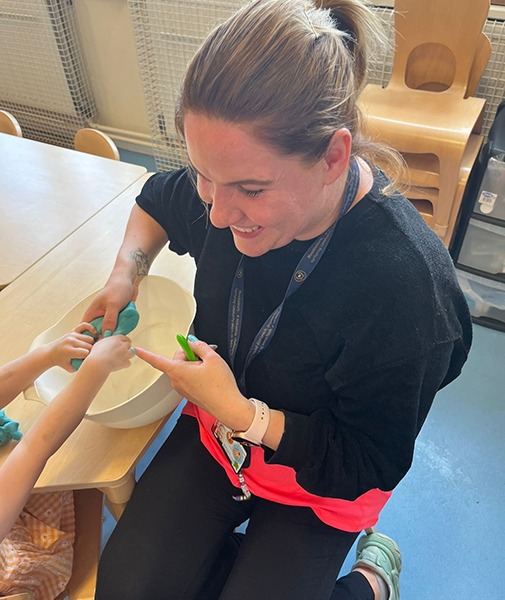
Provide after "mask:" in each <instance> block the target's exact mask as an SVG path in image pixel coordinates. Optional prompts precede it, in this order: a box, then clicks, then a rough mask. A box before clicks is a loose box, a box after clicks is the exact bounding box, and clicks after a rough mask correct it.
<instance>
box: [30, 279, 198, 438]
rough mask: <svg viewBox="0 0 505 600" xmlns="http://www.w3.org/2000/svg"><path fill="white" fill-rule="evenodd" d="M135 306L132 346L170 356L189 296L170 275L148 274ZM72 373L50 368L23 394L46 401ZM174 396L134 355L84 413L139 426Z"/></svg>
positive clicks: (167, 407) (69, 321)
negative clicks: (129, 362) (138, 317)
mask: <svg viewBox="0 0 505 600" xmlns="http://www.w3.org/2000/svg"><path fill="white" fill-rule="evenodd" d="M98 291H99V290H98ZM98 291H97V292H94V293H93V294H91V295H90V296H88V297H87V298H84V299H83V300H82V301H81V302H79V304H76V305H75V306H74V307H73V308H72V309H71V310H70V311H69V312H68V313H67V314H66V315H65V316H64V317H62V318H61V319H60V320H59V321H58V322H57V323H56V324H55V325H53V327H51V328H50V329H47V330H46V331H44V332H43V333H41V334H40V335H39V336H37V337H36V338H35V339H34V340H33V342H32V345H31V347H30V349H33V348H36V347H38V346H40V345H42V344H46V343H47V342H50V341H52V340H55V339H57V338H59V337H61V336H62V335H64V334H65V333H66V332H68V331H70V330H71V329H72V328H73V327H75V326H76V325H78V324H79V323H80V322H81V320H82V315H83V314H84V312H85V310H86V308H87V307H88V306H89V304H90V303H91V301H92V300H93V298H94V297H95V296H96V294H97V293H98ZM135 305H136V307H137V310H138V312H139V315H140V321H139V324H138V325H137V327H136V328H135V329H134V330H133V331H132V333H131V334H130V336H129V337H130V338H131V340H132V346H141V347H142V348H145V349H146V350H151V351H152V352H156V353H158V354H162V355H164V356H169V357H171V356H173V354H174V352H175V351H176V350H177V348H178V344H177V341H176V339H175V336H176V335H177V334H178V333H182V334H183V335H186V334H187V333H188V331H189V328H190V326H191V323H192V322H193V319H194V317H195V313H196V302H195V299H194V298H193V296H192V295H191V294H190V293H189V292H187V291H186V290H184V289H183V288H182V287H181V286H180V285H178V284H177V283H175V282H174V281H171V280H170V279H166V278H165V277H158V276H156V275H149V276H147V277H145V278H144V279H143V280H142V281H141V283H140V287H139V293H138V297H137V300H136V301H135ZM73 376H74V374H73V373H67V372H66V371H65V370H64V369H62V368H60V367H53V368H51V369H49V370H48V371H46V372H45V373H43V374H42V375H41V376H40V377H39V378H38V379H37V380H36V381H35V384H34V386H32V387H31V388H29V389H28V390H26V391H25V397H26V398H27V399H29V400H39V401H42V402H43V403H45V404H48V403H49V402H51V400H52V399H53V398H54V397H55V396H56V395H57V394H58V393H59V392H60V391H61V390H62V389H63V388H64V387H65V386H66V385H67V384H68V382H69V381H70V380H71V378H72V377H73ZM180 400H181V397H180V395H179V394H178V393H177V392H176V391H175V390H173V389H172V385H171V383H170V379H169V378H168V377H167V376H166V375H165V374H163V373H161V372H160V371H158V370H156V369H154V368H153V367H151V366H150V365H148V364H147V363H146V362H144V361H143V360H141V359H140V358H136V357H134V358H133V359H132V361H131V366H130V367H129V368H128V369H123V370H121V371H116V372H114V373H111V374H110V375H109V378H108V379H107V381H106V383H105V384H104V386H103V388H102V389H101V391H100V392H99V393H98V395H97V396H96V398H95V400H94V401H93V403H92V404H91V406H90V407H89V409H88V412H87V413H86V417H85V418H86V419H89V420H90V421H96V422H97V423H102V424H103V425H108V426H109V427H117V428H129V427H140V426H141V425H147V424H148V423H153V422H154V421H157V420H158V419H161V418H162V417H164V416H166V415H168V414H169V413H170V412H171V411H172V410H174V408H176V406H177V405H178V404H179V402H180Z"/></svg>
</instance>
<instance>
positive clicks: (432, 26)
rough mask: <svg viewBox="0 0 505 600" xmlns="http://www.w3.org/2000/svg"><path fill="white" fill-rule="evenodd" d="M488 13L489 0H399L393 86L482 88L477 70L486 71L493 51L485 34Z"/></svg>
mask: <svg viewBox="0 0 505 600" xmlns="http://www.w3.org/2000/svg"><path fill="white" fill-rule="evenodd" d="M488 12H489V0H422V1H420V0H395V30H396V50H395V56H394V62H393V71H392V74H391V80H390V82H389V84H388V87H389V86H392V87H407V88H409V89H425V90H430V91H443V92H450V93H454V94H456V95H458V96H460V97H462V98H464V97H466V96H467V95H470V94H469V93H468V91H469V85H470V84H471V85H472V86H474V88H476V86H475V77H473V78H471V73H472V72H473V71H477V70H480V75H482V72H483V70H484V68H485V65H486V64H487V60H489V55H490V52H491V46H490V43H489V40H488V39H487V37H486V36H484V34H483V33H482V29H483V27H484V24H485V22H486V18H487V15H488ZM448 23H450V26H448ZM486 57H487V60H486ZM483 63H485V64H484V67H482V64H483ZM478 79H480V76H479V78H478ZM477 83H478V80H477Z"/></svg>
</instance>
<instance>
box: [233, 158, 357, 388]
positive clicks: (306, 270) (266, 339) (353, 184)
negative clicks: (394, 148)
mask: <svg viewBox="0 0 505 600" xmlns="http://www.w3.org/2000/svg"><path fill="white" fill-rule="evenodd" d="M358 188H359V167H358V164H357V162H356V161H355V160H353V161H352V162H351V163H350V165H349V172H348V175H347V181H346V186H345V190H344V194H343V198H342V205H341V207H340V212H339V215H338V217H337V220H336V221H335V222H334V223H333V225H331V227H329V228H328V229H327V230H326V231H325V232H324V233H322V234H321V235H320V236H319V237H318V238H317V239H316V240H314V242H313V243H312V244H311V246H310V248H309V249H308V250H307V252H305V254H304V255H303V256H302V258H301V259H300V261H299V262H298V265H297V266H296V268H295V270H294V271H293V275H292V276H291V279H290V282H289V285H288V287H287V289H286V292H285V294H284V298H283V300H282V302H281V303H280V304H279V306H278V307H277V308H276V309H275V310H274V311H273V313H272V314H271V315H270V316H269V317H268V319H267V320H266V321H265V322H264V323H263V325H262V326H261V327H260V329H259V331H258V333H257V334H256V337H255V338H254V340H253V343H252V345H251V347H250V349H249V352H248V353H247V357H246V361H245V365H244V369H243V371H242V374H241V376H240V377H239V379H238V385H239V387H240V389H241V391H244V390H245V373H246V370H247V368H248V367H249V365H250V364H251V361H252V360H253V358H254V357H255V356H257V355H258V354H259V353H260V352H262V351H263V350H264V349H265V348H266V347H267V346H268V344H270V342H271V341H272V338H273V336H274V334H275V330H276V329H277V324H278V323H279V319H280V316H281V314H282V309H283V307H284V302H285V301H286V300H287V299H288V298H289V296H291V294H293V293H294V292H295V291H296V290H297V289H298V288H299V287H300V286H301V285H302V284H303V283H304V282H305V281H307V279H308V277H309V275H310V274H311V273H312V271H313V270H314V269H315V268H316V266H317V264H318V263H319V261H320V260H321V257H322V256H323V254H324V252H325V250H326V248H327V246H328V244H329V242H330V240H331V238H332V236H333V232H334V231H335V227H336V225H337V223H338V221H339V220H340V219H341V218H342V217H343V216H344V215H345V213H346V212H347V211H348V210H349V208H350V207H351V205H352V203H353V202H354V199H355V198H356V194H357V192H358ZM244 276H245V263H244V255H242V257H241V258H240V262H239V264H238V266H237V270H236V272H235V276H234V278H233V283H232V287H231V293H230V300H229V304H228V352H229V356H230V361H231V365H232V368H233V365H234V363H235V356H236V354H237V348H238V343H239V340H240V332H241V329H242V321H243V315H244Z"/></svg>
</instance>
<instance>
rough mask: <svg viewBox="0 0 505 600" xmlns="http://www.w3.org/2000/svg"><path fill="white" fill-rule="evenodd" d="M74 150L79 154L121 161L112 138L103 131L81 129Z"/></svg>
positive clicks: (76, 137) (75, 140) (76, 136)
mask: <svg viewBox="0 0 505 600" xmlns="http://www.w3.org/2000/svg"><path fill="white" fill-rule="evenodd" d="M74 148H75V149H76V150H77V151H79V152H86V153H87V154H94V155H95V156H103V157H104V158H112V159H113V160H119V150H118V149H117V146H116V144H115V143H114V142H113V141H112V140H111V138H110V137H109V136H108V135H107V134H106V133H103V132H102V131H99V130H98V129H92V128H88V127H86V128H84V129H79V131H78V132H77V133H76V134H75V137H74Z"/></svg>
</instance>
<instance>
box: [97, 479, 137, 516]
mask: <svg viewBox="0 0 505 600" xmlns="http://www.w3.org/2000/svg"><path fill="white" fill-rule="evenodd" d="M134 487H135V475H134V473H133V472H132V473H130V475H129V476H128V479H126V481H124V482H123V483H122V484H121V485H118V486H115V487H107V488H102V492H103V493H104V494H105V506H106V507H107V508H108V509H109V511H110V513H111V515H112V516H113V517H114V518H115V519H116V521H117V520H118V519H119V517H120V516H121V515H122V514H123V511H124V509H125V508H126V505H127V504H128V500H129V499H130V498H131V495H132V493H133V489H134Z"/></svg>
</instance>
